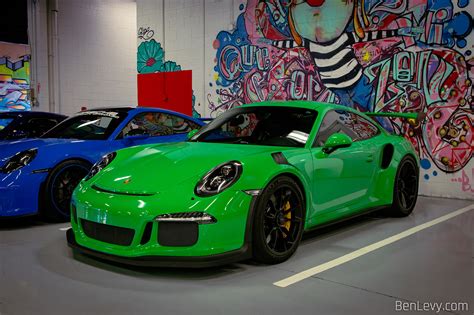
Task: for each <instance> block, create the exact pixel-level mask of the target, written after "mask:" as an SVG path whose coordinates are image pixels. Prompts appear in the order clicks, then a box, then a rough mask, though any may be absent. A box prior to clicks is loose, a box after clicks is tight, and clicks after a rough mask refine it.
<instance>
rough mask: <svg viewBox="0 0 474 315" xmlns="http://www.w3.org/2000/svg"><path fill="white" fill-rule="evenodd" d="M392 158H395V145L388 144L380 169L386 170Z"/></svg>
mask: <svg viewBox="0 0 474 315" xmlns="http://www.w3.org/2000/svg"><path fill="white" fill-rule="evenodd" d="M392 158H393V145H391V144H387V145H386V146H385V147H383V152H382V165H380V167H381V168H382V169H386V168H387V167H388V166H389V165H390V163H391V162H392Z"/></svg>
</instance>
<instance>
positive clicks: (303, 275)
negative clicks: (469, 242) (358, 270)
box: [273, 204, 474, 288]
mask: <svg viewBox="0 0 474 315" xmlns="http://www.w3.org/2000/svg"><path fill="white" fill-rule="evenodd" d="M473 209H474V204H473V205H470V206H467V207H464V208H462V209H458V210H456V211H453V212H451V213H449V214H446V215H443V216H441V217H439V218H437V219H434V220H431V221H428V222H426V223H423V224H420V225H417V226H415V227H412V228H410V229H408V230H406V231H403V232H401V233H398V234H396V235H393V236H390V237H388V238H386V239H383V240H381V241H379V242H376V243H373V244H371V245H368V246H365V247H362V248H360V249H358V250H356V251H353V252H351V253H349V254H346V255H344V256H341V257H339V258H336V259H333V260H331V261H328V262H326V263H324V264H321V265H319V266H316V267H313V268H310V269H307V270H305V271H302V272H299V273H297V274H294V275H293V276H290V277H288V278H285V279H283V280H280V281H277V282H275V283H273V285H275V286H277V287H280V288H286V287H288V286H290V285H292V284H295V283H297V282H300V281H302V280H304V279H307V278H309V277H312V276H314V275H317V274H319V273H321V272H323V271H326V270H329V269H331V268H334V267H337V266H339V265H342V264H344V263H346V262H348V261H351V260H353V259H356V258H358V257H361V256H363V255H365V254H368V253H370V252H373V251H375V250H377V249H379V248H382V247H384V246H387V245H389V244H392V243H394V242H396V241H399V240H401V239H403V238H405V237H408V236H410V235H413V234H415V233H417V232H420V231H422V230H424V229H427V228H429V227H432V226H433V225H436V224H439V223H441V222H444V221H446V220H449V219H451V218H454V217H456V216H458V215H461V214H463V213H466V212H468V211H471V210H473Z"/></svg>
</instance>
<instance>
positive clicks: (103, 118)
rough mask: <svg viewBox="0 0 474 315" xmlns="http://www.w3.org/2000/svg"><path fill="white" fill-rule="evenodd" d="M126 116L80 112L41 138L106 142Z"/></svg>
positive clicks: (101, 112) (121, 114)
mask: <svg viewBox="0 0 474 315" xmlns="http://www.w3.org/2000/svg"><path fill="white" fill-rule="evenodd" d="M126 116H127V114H126V113H125V112H106V111H100V112H99V111H90V112H82V113H79V114H76V116H74V117H71V118H69V119H66V120H65V121H63V122H62V123H60V124H59V125H57V126H56V127H54V128H53V129H51V130H50V131H48V132H47V133H45V134H44V135H43V136H42V137H41V138H62V139H79V140H107V139H108V138H109V137H110V135H111V134H112V133H113V132H114V130H115V129H116V128H117V126H118V125H119V124H120V123H121V122H122V121H123V119H124V118H125V117H126Z"/></svg>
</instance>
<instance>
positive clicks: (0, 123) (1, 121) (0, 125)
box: [0, 116, 13, 131]
mask: <svg viewBox="0 0 474 315" xmlns="http://www.w3.org/2000/svg"><path fill="white" fill-rule="evenodd" d="M12 121H13V118H2V117H1V116H0V131H2V130H3V129H5V128H6V127H7V126H8V125H9V124H10V123H11V122H12Z"/></svg>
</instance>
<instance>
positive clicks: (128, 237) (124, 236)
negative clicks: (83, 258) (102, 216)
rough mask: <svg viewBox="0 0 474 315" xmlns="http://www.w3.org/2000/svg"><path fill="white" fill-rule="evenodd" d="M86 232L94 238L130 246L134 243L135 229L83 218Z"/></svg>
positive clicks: (82, 223)
mask: <svg viewBox="0 0 474 315" xmlns="http://www.w3.org/2000/svg"><path fill="white" fill-rule="evenodd" d="M81 225H82V229H83V231H84V233H85V234H86V235H87V236H88V237H90V238H93V239H96V240H98V241H101V242H105V243H110V244H115V245H122V246H129V245H131V244H132V241H133V236H134V235H135V230H133V229H128V228H123V227H119V226H113V225H107V224H101V223H97V222H92V221H89V220H84V219H81Z"/></svg>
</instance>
